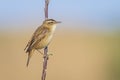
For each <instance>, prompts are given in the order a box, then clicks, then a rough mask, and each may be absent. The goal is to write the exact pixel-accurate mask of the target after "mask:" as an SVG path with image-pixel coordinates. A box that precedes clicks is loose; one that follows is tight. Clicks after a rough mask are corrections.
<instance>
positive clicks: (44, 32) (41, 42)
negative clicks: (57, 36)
mask: <svg viewBox="0 0 120 80" xmlns="http://www.w3.org/2000/svg"><path fill="white" fill-rule="evenodd" d="M57 23H60V22H58V21H55V20H53V19H46V20H45V21H44V22H43V24H42V25H41V26H40V27H38V28H37V29H36V31H35V32H34V34H33V36H32V38H31V40H30V41H29V42H28V44H27V46H26V47H25V50H26V53H28V60H27V64H26V65H27V66H28V64H29V61H30V58H31V56H32V55H33V53H34V51H35V50H40V49H43V48H45V47H47V46H48V45H49V43H50V42H51V39H52V36H53V33H54V31H55V28H56V24H57Z"/></svg>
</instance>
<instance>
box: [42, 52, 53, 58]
mask: <svg viewBox="0 0 120 80" xmlns="http://www.w3.org/2000/svg"><path fill="white" fill-rule="evenodd" d="M52 55H53V54H51V53H48V54H47V55H45V54H44V55H43V58H46V57H47V59H49V56H52Z"/></svg>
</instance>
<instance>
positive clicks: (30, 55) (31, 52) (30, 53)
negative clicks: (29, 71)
mask: <svg viewBox="0 0 120 80" xmlns="http://www.w3.org/2000/svg"><path fill="white" fill-rule="evenodd" d="M33 52H34V49H33V50H31V51H29V52H28V59H27V64H26V66H27V67H28V65H29V62H30V59H31V57H32V55H33Z"/></svg>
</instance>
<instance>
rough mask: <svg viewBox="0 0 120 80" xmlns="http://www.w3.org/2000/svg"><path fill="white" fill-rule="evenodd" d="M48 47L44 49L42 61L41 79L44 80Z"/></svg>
mask: <svg viewBox="0 0 120 80" xmlns="http://www.w3.org/2000/svg"><path fill="white" fill-rule="evenodd" d="M47 52H48V47H46V48H45V49H44V62H43V71H42V80H45V78H46V72H47V60H48V55H47Z"/></svg>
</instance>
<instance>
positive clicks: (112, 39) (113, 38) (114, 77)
mask: <svg viewBox="0 0 120 80" xmlns="http://www.w3.org/2000/svg"><path fill="white" fill-rule="evenodd" d="M108 47H109V50H110V51H109V52H110V56H111V63H110V65H109V66H110V67H109V68H110V70H109V71H110V73H111V77H110V78H111V79H110V80H120V31H117V32H114V33H112V35H110V36H109V38H108Z"/></svg>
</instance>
